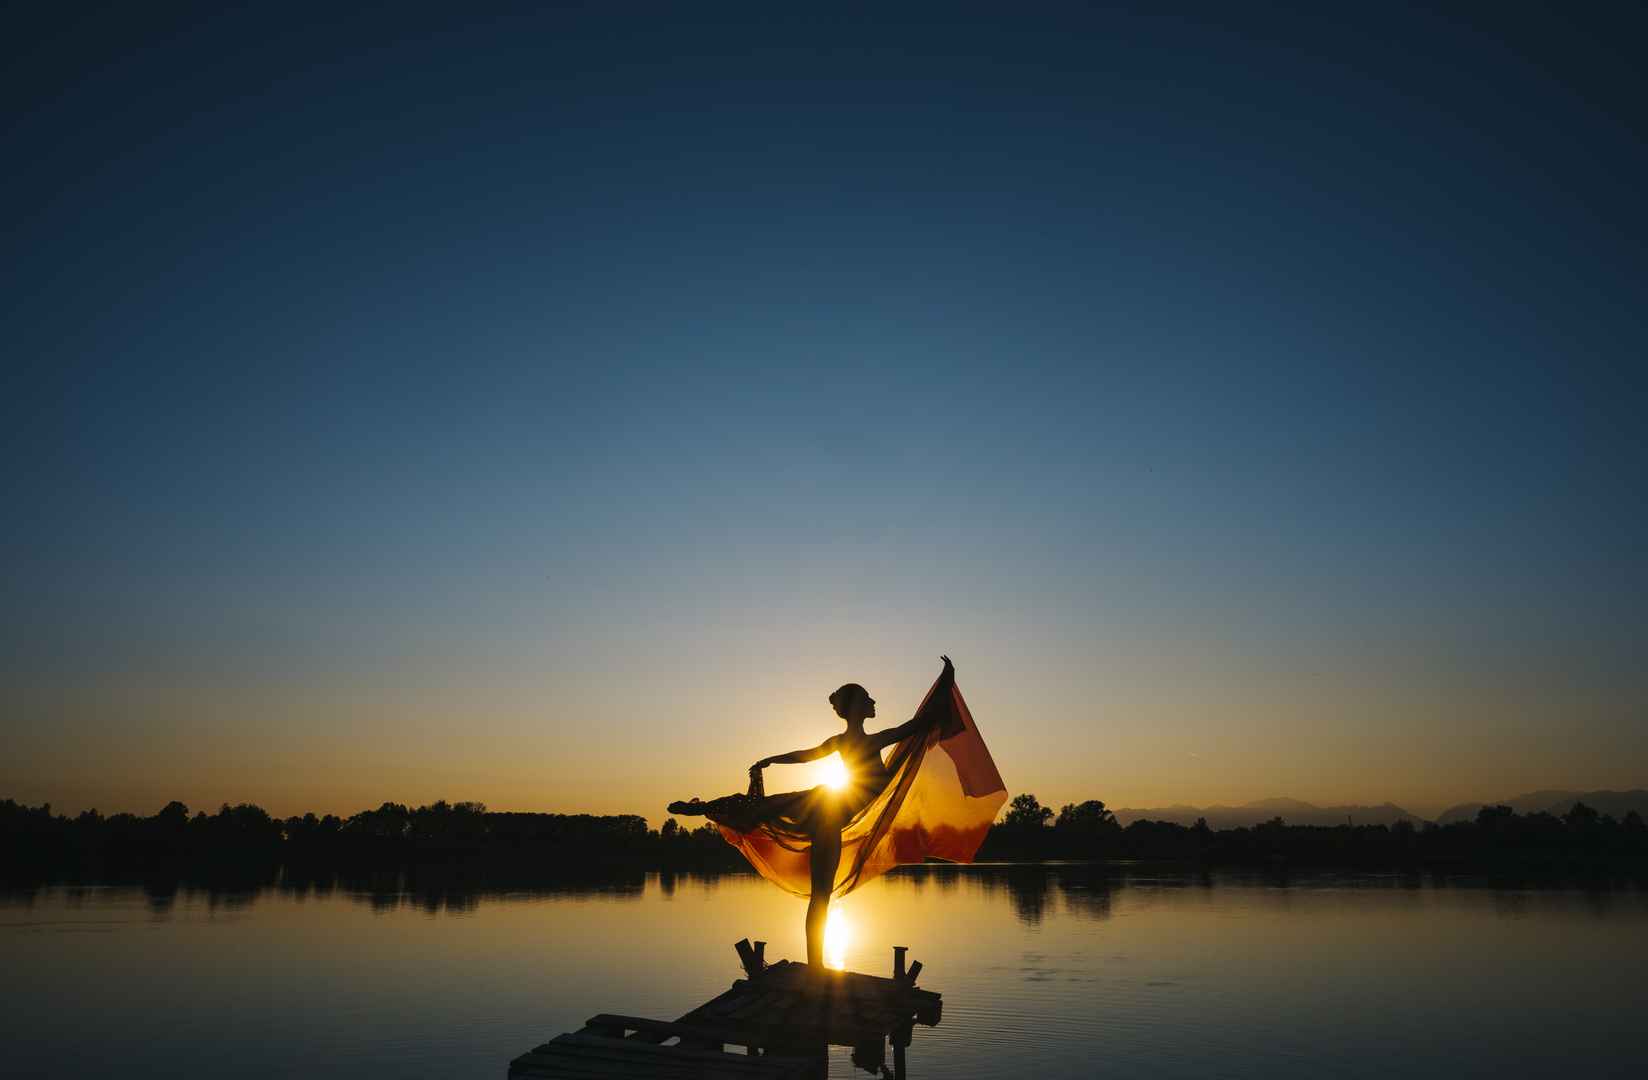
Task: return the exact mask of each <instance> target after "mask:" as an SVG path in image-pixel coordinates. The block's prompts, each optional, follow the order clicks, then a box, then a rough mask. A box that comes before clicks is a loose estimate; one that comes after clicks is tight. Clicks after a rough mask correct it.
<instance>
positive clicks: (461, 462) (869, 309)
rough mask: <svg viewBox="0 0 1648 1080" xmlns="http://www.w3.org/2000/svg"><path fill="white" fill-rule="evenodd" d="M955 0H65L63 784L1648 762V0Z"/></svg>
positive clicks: (152, 795) (680, 785)
mask: <svg viewBox="0 0 1648 1080" xmlns="http://www.w3.org/2000/svg"><path fill="white" fill-rule="evenodd" d="M900 10H901V14H899V15H898V16H897V17H895V18H891V19H890V18H888V17H887V13H886V12H884V11H878V10H876V9H874V8H865V9H852V10H844V9H837V8H819V9H814V10H812V11H810V12H778V11H774V10H770V9H763V8H760V7H754V8H738V7H724V8H723V7H715V8H713V10H712V11H708V12H706V11H704V10H700V9H696V8H695V9H692V10H687V9H681V8H677V9H673V10H671V9H655V8H647V7H641V8H635V9H624V10H618V9H616V8H613V7H610V6H607V5H596V6H594V7H591V8H587V9H583V10H560V11H515V12H514V13H507V14H497V15H489V16H477V15H475V14H473V13H471V12H469V11H467V10H466V11H458V10H456V9H451V8H446V7H442V6H432V7H427V8H425V7H420V6H415V5H412V6H408V5H397V6H392V7H386V8H380V9H373V10H370V11H361V12H358V13H354V14H348V15H342V16H340V15H337V14H336V13H327V12H326V11H325V10H324V9H316V10H315V11H314V12H312V13H307V12H306V13H299V12H298V11H296V10H295V9H284V8H283V9H274V8H270V9H267V10H262V11H257V10H254V11H250V12H245V11H241V12H216V11H213V10H212V9H210V8H202V9H193V8H188V7H171V8H160V9H154V10H145V11H144V12H143V13H135V12H131V11H123V10H122V9H120V8H118V7H116V8H107V9H97V8H90V7H88V8H84V9H80V10H79V11H77V12H75V13H73V14H64V13H63V12H62V11H61V10H60V9H59V10H52V9H50V8H45V9H40V10H38V11H35V12H29V11H24V12H23V13H21V14H20V15H18V16H17V17H16V20H15V23H14V30H15V31H16V32H15V33H12V34H8V35H7V36H8V38H9V39H10V44H9V45H8V46H7V47H6V48H7V50H8V53H9V54H10V55H9V57H8V63H7V64H6V68H7V70H8V72H9V74H8V75H7V76H5V80H6V95H5V100H6V101H7V102H8V105H7V107H6V110H5V113H4V123H5V136H6V143H7V145H8V147H9V148H10V153H8V158H9V159H10V161H11V164H10V165H9V166H8V168H7V170H6V171H5V175H4V176H3V177H0V185H3V188H0V190H3V192H4V196H5V203H6V205H7V207H8V208H9V213H8V215H7V216H8V227H7V229H6V241H5V242H6V245H7V247H8V249H9V250H10V252H11V254H10V257H8V258H7V259H6V260H4V266H3V268H0V283H3V284H4V287H5V288H4V295H5V297H6V299H5V307H4V311H5V316H4V318H5V327H6V331H7V332H6V338H7V339H8V343H9V344H8V348H7V353H8V355H9V358H8V360H7V364H6V385H7V392H6V394H5V395H4V404H0V410H3V413H4V418H5V421H6V423H5V425H4V431H5V434H4V436H3V437H4V439H5V440H6V449H7V451H8V454H7V457H8V459H9V460H10V461H11V462H12V466H13V467H12V468H11V469H9V470H8V471H7V476H6V479H5V481H4V484H5V492H4V494H5V501H6V503H7V505H8V506H10V507H11V508H12V513H10V514H8V515H7V517H8V518H9V519H10V520H9V521H8V523H7V524H6V526H5V527H4V530H3V531H0V551H3V552H4V555H5V559H4V567H3V569H0V596H3V597H4V600H5V602H4V609H5V611H6V615H5V616H4V621H3V623H0V644H3V646H4V652H3V654H0V661H3V665H4V666H3V668H0V674H3V677H4V680H5V683H4V685H5V686H6V687H7V688H9V689H7V690H6V693H7V696H8V697H10V698H11V699H12V702H11V703H12V707H10V708H7V709H6V710H5V711H6V712H7V713H8V714H9V717H10V718H9V719H8V720H7V721H6V722H5V723H6V725H7V726H8V728H9V729H10V731H9V733H8V734H7V735H6V736H5V737H6V740H7V742H9V743H11V744H12V747H13V749H14V751H16V752H14V753H11V754H6V755H4V756H5V757H6V758H7V760H8V761H9V764H8V765H6V766H4V767H3V769H0V786H3V787H4V788H5V789H6V791H7V792H8V793H16V794H17V795H18V796H19V797H28V798H34V799H42V798H51V799H54V801H56V802H58V803H59V804H61V805H65V806H69V805H76V804H83V805H94V804H96V805H102V806H104V807H105V808H106V809H107V808H133V809H141V808H144V807H146V806H147V804H148V803H149V802H153V803H154V805H155V806H158V805H160V804H161V803H163V802H164V801H165V800H166V799H167V798H170V797H174V796H173V795H171V794H167V792H173V791H175V792H177V793H178V794H177V795H176V796H175V797H185V798H187V799H189V800H191V801H197V802H198V801H207V802H213V801H216V800H219V799H238V798H242V797H253V796H256V797H258V798H259V799H260V800H262V801H264V802H265V803H266V804H267V805H271V807H272V808H275V809H287V808H289V807H288V805H287V804H288V803H294V802H296V803H303V805H302V806H293V807H290V808H297V809H302V808H307V807H308V806H309V805H314V806H315V807H316V808H323V806H324V807H331V808H336V809H345V810H347V809H354V808H357V806H356V804H357V803H358V804H359V805H366V804H368V803H375V802H377V801H381V799H382V798H398V799H409V800H417V799H419V798H423V797H427V798H435V797H441V796H445V797H459V798H470V797H473V798H481V799H483V800H485V801H488V802H490V803H493V804H495V805H507V806H511V807H517V808H521V809H536V808H543V809H579V808H587V809H634V810H638V811H641V812H648V813H652V814H653V816H654V817H657V816H658V814H657V813H655V812H653V808H651V803H652V802H657V803H659V804H660V805H661V803H662V802H663V801H666V800H667V799H668V798H674V797H678V796H680V795H683V794H692V793H699V794H706V795H707V794H710V793H713V792H715V791H718V790H720V789H722V788H726V789H729V790H730V789H732V788H735V787H738V786H740V784H741V778H742V773H743V768H744V767H745V766H746V765H747V763H748V761H749V760H753V759H754V758H755V757H758V756H762V755H764V754H767V753H773V752H776V751H778V750H782V749H788V748H790V747H789V746H787V745H783V746H780V745H767V744H768V743H769V742H771V741H772V740H773V739H776V740H777V741H778V742H779V743H784V742H786V740H790V741H794V740H796V739H816V738H821V737H822V736H823V735H825V734H829V733H830V730H832V728H831V726H830V725H831V723H832V722H833V719H832V717H831V716H830V715H829V713H828V712H827V711H826V710H825V709H824V708H823V707H822V702H823V699H824V696H825V695H826V694H827V693H828V692H829V690H831V689H833V688H834V686H835V685H836V684H838V683H840V682H842V681H845V680H847V679H849V678H856V679H859V680H860V681H864V682H866V683H867V684H869V685H871V686H872V690H873V692H875V693H877V695H878V697H879V698H881V699H882V700H883V701H884V702H888V703H889V705H893V706H897V705H908V706H913V704H914V702H915V700H917V699H919V696H920V693H921V692H922V691H923V690H924V689H925V686H926V683H927V681H928V680H930V678H931V675H932V673H933V671H936V659H935V658H936V655H937V654H938V653H939V652H946V651H947V652H949V653H951V654H952V655H954V656H955V657H956V659H957V663H958V665H959V666H960V669H961V682H962V685H963V687H964V689H965V690H966V691H967V692H968V694H969V700H971V701H973V702H974V706H975V712H976V713H977V714H978V716H979V720H980V723H981V726H982V727H983V729H984V732H985V734H986V736H987V737H988V738H989V739H990V741H991V744H992V746H993V747H995V748H996V749H997V755H998V758H1001V759H1002V767H1003V771H1004V774H1006V775H1007V777H1008V780H1009V783H1010V786H1012V787H1013V788H1014V789H1015V790H1024V789H1030V790H1036V791H1038V792H1041V793H1043V795H1044V797H1045V798H1051V799H1059V798H1063V797H1068V798H1072V799H1073V798H1080V797H1087V796H1090V795H1096V796H1098V797H1101V798H1105V799H1106V800H1107V801H1110V802H1111V803H1112V804H1121V803H1133V804H1138V803H1141V802H1149V801H1152V800H1156V801H1164V802H1165V801H1188V802H1198V801H1213V800H1215V799H1224V800H1227V801H1240V800H1241V799H1242V798H1257V797H1263V796H1268V795H1276V794H1287V795H1293V796H1298V797H1304V798H1317V799H1322V800H1330V799H1340V798H1343V799H1351V798H1358V799H1365V800H1369V801H1379V800H1380V799H1383V798H1387V797H1388V798H1394V799H1397V800H1398V801H1401V800H1404V799H1406V800H1408V801H1411V802H1414V803H1416V804H1419V805H1429V804H1431V803H1435V804H1441V803H1445V802H1448V801H1452V800H1453V798H1454V797H1455V796H1457V797H1459V798H1464V797H1467V796H1470V797H1489V798H1491V797H1499V796H1503V795H1509V794H1512V793H1514V790H1521V789H1522V788H1523V787H1537V786H1547V785H1553V784H1554V785H1563V786H1575V787H1585V786H1604V785H1609V784H1612V785H1615V786H1630V785H1632V784H1637V785H1640V784H1642V783H1643V782H1645V780H1644V777H1645V770H1648V742H1645V737H1644V736H1643V735H1642V734H1641V732H1642V731H1643V730H1645V728H1644V725H1643V724H1642V720H1643V719H1644V717H1643V710H1644V705H1645V702H1648V694H1645V690H1648V687H1645V681H1644V678H1643V676H1642V674H1641V670H1640V668H1641V664H1640V659H1639V655H1640V648H1639V645H1638V643H1639V642H1640V641H1641V639H1642V633H1643V631H1644V629H1645V620H1644V615H1643V611H1644V604H1645V601H1648V572H1645V570H1644V568H1643V562H1642V559H1641V552H1642V551H1643V550H1644V548H1645V541H1648V516H1645V507H1644V499H1643V494H1642V491H1643V485H1642V481H1641V477H1642V476H1643V473H1644V465H1645V464H1648V461H1645V459H1648V453H1645V445H1644V439H1643V436H1642V434H1641V417H1642V416H1643V414H1644V406H1645V404H1648V378H1645V372H1644V365H1643V361H1642V353H1643V342H1644V315H1643V312H1644V310H1648V308H1645V305H1644V303H1643V300H1644V291H1645V290H1644V284H1645V282H1644V270H1643V266H1644V261H1643V248H1644V244H1643V241H1644V238H1645V232H1648V230H1645V220H1644V211H1643V209H1642V203H1641V198H1640V194H1639V192H1638V188H1639V187H1640V178H1641V177H1642V176H1643V175H1644V174H1645V168H1644V166H1645V165H1648V147H1645V142H1644V133H1643V127H1642V114H1641V112H1640V107H1639V106H1637V105H1636V104H1635V103H1636V102H1637V101H1639V100H1641V99H1643V97H1644V96H1648V95H1645V94H1644V91H1645V90H1648V87H1645V86H1644V85H1643V83H1644V77H1643V75H1642V74H1641V72H1640V69H1639V66H1638V65H1636V64H1635V63H1634V62H1633V61H1632V60H1631V58H1630V57H1629V55H1628V51H1627V50H1628V48H1629V43H1630V42H1631V41H1632V40H1636V39H1639V35H1640V32H1641V30H1642V29H1643V27H1642V26H1641V25H1640V22H1641V19H1640V16H1639V15H1637V14H1634V13H1631V12H1629V11H1627V10H1626V9H1623V8H1620V9H1614V10H1612V11H1588V12H1582V13H1579V14H1573V13H1568V14H1563V15H1559V14H1555V13H1552V12H1546V11H1541V10H1539V9H1537V8H1531V7H1513V6H1507V7H1505V8H1502V9H1496V10H1494V11H1492V12H1487V13H1482V12H1477V13H1470V14H1462V13H1455V14H1427V13H1423V12H1418V11H1406V10H1401V9H1397V8H1390V9H1380V10H1378V11H1371V12H1364V13H1361V14H1345V13H1340V12H1320V11H1317V12H1310V11H1308V10H1302V9H1286V8H1255V9H1252V10H1241V11H1237V10H1234V9H1226V8H1223V7H1218V6H1216V7H1212V8H1207V9H1195V8H1185V9H1181V10H1179V11H1177V12H1176V13H1173V14H1162V13H1153V14H1141V13H1138V12H1127V11H1125V10H1121V9H1112V8H1104V7H1092V8H1077V7H1056V8H1048V9H1044V10H1030V9H1027V10H1024V11H1011V12H1009V11H1006V10H1003V9H999V8H994V7H989V8H978V9H966V8H958V7H955V6H953V5H945V6H940V7H932V8H920V7H912V8H907V9H900ZM929 669H933V670H929ZM873 680H879V681H873ZM904 699H909V700H908V701H905V700H904ZM775 710H776V711H775ZM888 716H889V717H891V716H892V713H891V712H889V713H888ZM775 717H776V719H775ZM998 732H999V734H998ZM386 741H388V742H392V743H393V744H394V746H395V751H394V753H393V754H391V755H387V758H389V759H392V760H387V759H386V755H385V753H384V750H383V747H384V745H385V742H386ZM1204 751H1205V752H1204ZM1190 755H1195V756H1194V758H1192V757H1190ZM523 758H528V759H533V760H536V761H537V762H538V765H537V767H536V770H533V769H528V768H527V767H525V766H524V765H523V764H522V759H523ZM1187 761H1194V762H1195V763H1196V764H1195V768H1194V770H1193V771H1190V772H1186V771H1184V763H1185V762H1187ZM317 762H324V763H325V764H324V766H320V765H317V764H316V763H317ZM257 763H262V764H261V765H259V764H257ZM312 775H314V776H319V777H320V778H319V779H302V778H304V777H311V776H312ZM328 777H330V779H327V778H328ZM243 789H244V790H243Z"/></svg>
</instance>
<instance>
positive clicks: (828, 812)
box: [669, 656, 1007, 967]
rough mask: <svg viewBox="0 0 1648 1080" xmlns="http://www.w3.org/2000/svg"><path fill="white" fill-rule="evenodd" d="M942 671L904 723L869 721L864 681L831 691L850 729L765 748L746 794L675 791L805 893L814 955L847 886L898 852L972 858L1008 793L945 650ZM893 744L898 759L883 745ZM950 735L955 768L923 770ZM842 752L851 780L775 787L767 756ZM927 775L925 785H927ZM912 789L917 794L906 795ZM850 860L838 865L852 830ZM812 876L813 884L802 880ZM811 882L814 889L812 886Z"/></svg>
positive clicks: (680, 808)
mask: <svg viewBox="0 0 1648 1080" xmlns="http://www.w3.org/2000/svg"><path fill="white" fill-rule="evenodd" d="M941 659H942V660H943V661H944V670H943V671H942V672H941V673H940V674H939V677H938V679H937V681H936V682H934V684H933V687H932V689H931V690H929V691H928V693H927V697H926V698H925V699H924V700H923V701H922V704H921V708H919V709H918V710H917V711H916V715H915V716H914V717H913V718H912V719H910V720H909V721H907V722H906V723H903V724H900V725H899V726H898V727H895V728H888V729H886V730H884V731H877V732H873V733H872V732H867V731H865V730H864V722H865V721H866V720H868V719H871V718H873V717H874V716H875V714H876V709H875V705H876V703H875V699H874V698H872V697H871V696H870V694H869V692H868V691H867V690H865V689H864V687H862V686H860V685H859V684H857V683H847V684H846V685H845V686H843V687H841V688H840V689H839V690H837V691H836V692H835V693H833V694H831V695H830V704H831V705H832V706H833V707H834V708H835V712H836V715H837V716H839V717H841V719H842V720H843V721H845V722H846V724H847V730H846V731H843V732H841V733H840V734H839V735H832V736H830V737H829V738H828V739H825V740H824V741H823V742H821V743H819V744H818V745H817V746H813V747H808V748H806V749H802V750H792V751H790V752H789V753H787V754H777V755H775V756H773V757H767V758H762V759H761V760H760V761H757V762H756V763H755V764H754V765H752V766H751V767H750V790H749V792H748V793H747V794H741V795H728V796H724V797H723V798H719V799H712V800H711V801H709V802H702V801H700V800H698V799H692V800H690V801H688V802H674V803H671V804H670V806H669V810H670V813H672V814H703V815H705V816H707V817H709V819H710V820H711V821H713V822H715V823H716V824H717V825H719V826H720V827H721V833H722V835H723V836H724V837H725V838H726V839H727V841H728V842H729V843H731V844H733V845H735V846H736V847H738V848H739V850H740V851H742V852H743V853H744V855H745V856H746V857H747V858H748V859H749V860H750V862H751V864H753V865H754V866H755V868H756V869H757V870H759V871H760V872H761V873H762V874H764V875H765V876H766V877H767V878H768V879H769V880H771V881H773V882H774V883H776V884H778V885H779V886H781V887H783V888H785V889H787V890H789V891H790V892H793V893H796V894H797V895H801V896H806V897H807V898H808V899H807V919H806V931H807V963H808V964H810V965H812V966H814V967H822V966H823V964H824V924H825V921H826V919H827V918H828V915H829V909H830V897H831V895H832V894H836V893H845V892H847V891H849V890H851V889H853V888H856V887H857V886H858V885H860V884H862V883H863V882H864V881H867V880H869V879H870V878H872V877H874V876H875V875H877V874H879V873H881V872H882V871H884V870H887V869H889V868H890V867H892V866H895V865H897V864H899V863H901V862H920V861H921V860H922V859H923V858H925V857H928V856H935V857H938V858H945V859H950V860H952V861H956V862H970V861H972V857H973V853H974V852H975V851H977V849H978V845H979V843H980V842H981V841H982V840H983V838H984V834H985V833H986V832H988V831H989V826H990V822H991V821H992V820H993V819H994V817H995V814H996V811H997V810H998V809H999V808H1000V806H1001V804H1002V802H1003V801H1004V800H1005V799H1006V797H1007V796H1006V788H1005V786H1004V785H1003V784H1002V782H1001V774H1000V773H998V772H997V771H996V768H995V764H994V763H993V762H992V761H991V760H990V755H989V751H988V750H986V749H985V747H984V743H983V741H982V740H981V739H980V738H979V735H978V729H977V728H976V727H975V726H974V725H973V722H972V717H971V715H970V714H969V713H968V711H967V706H966V703H965V702H963V701H962V700H961V693H960V691H958V690H957V689H956V688H955V672H956V669H955V665H954V664H952V663H951V662H950V658H949V657H948V656H945V657H942V658H941ZM888 746H892V747H894V750H893V754H892V758H891V760H890V761H889V760H883V758H882V750H883V749H884V748H886V747H888ZM935 746H942V747H943V748H944V750H945V751H946V754H945V756H946V758H947V760H948V761H949V762H950V765H949V766H948V767H937V766H934V767H931V768H927V769H924V763H926V762H927V761H928V751H929V749H930V748H932V747H935ZM831 754H839V755H840V757H841V761H842V764H843V765H844V766H845V767H846V774H847V776H846V781H845V782H844V783H842V784H841V785H840V786H839V787H836V786H832V785H830V784H819V785H818V786H816V787H813V788H811V789H809V790H806V791H792V792H785V793H783V794H778V795H768V794H766V790H765V783H764V781H763V778H762V770H764V769H765V768H766V767H767V766H769V765H790V764H800V763H802V762H808V761H817V760H819V759H820V758H824V757H828V756H829V755H831ZM918 784H919V786H918ZM912 789H915V790H918V791H919V792H920V794H918V795H917V797H916V798H915V799H914V800H907V796H909V794H910V792H911V790H912ZM844 832H847V833H850V834H851V836H850V842H849V846H850V847H851V848H852V850H853V860H852V864H851V866H850V867H849V868H848V872H847V873H846V874H845V875H843V874H842V873H841V863H842V850H843V834H844ZM803 882H805V884H803ZM803 890H805V891H803Z"/></svg>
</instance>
